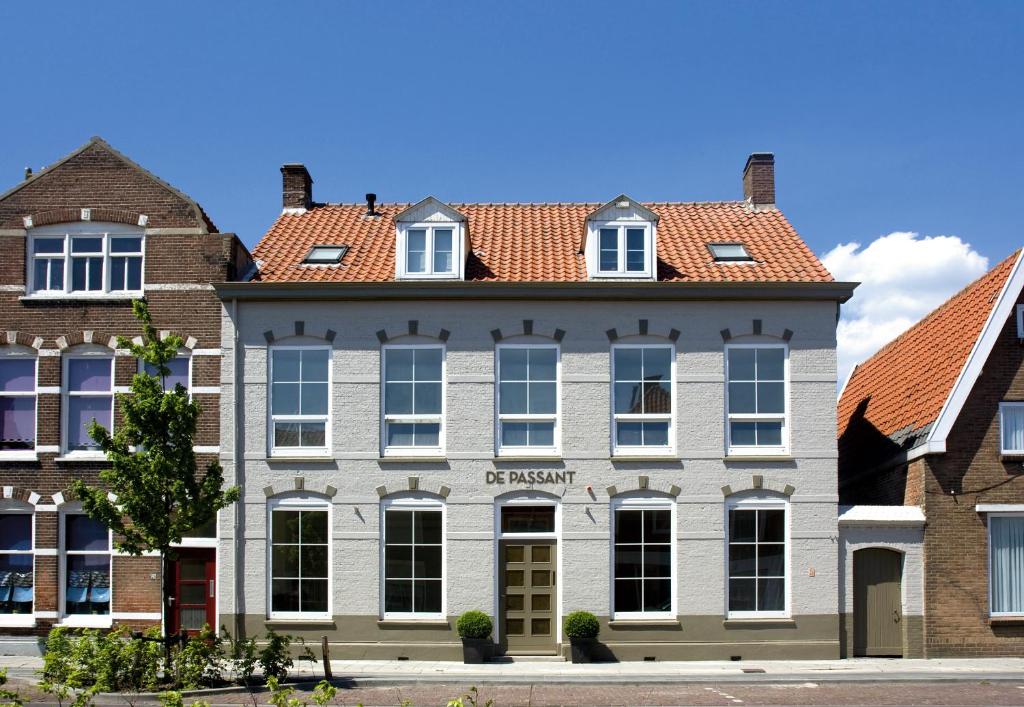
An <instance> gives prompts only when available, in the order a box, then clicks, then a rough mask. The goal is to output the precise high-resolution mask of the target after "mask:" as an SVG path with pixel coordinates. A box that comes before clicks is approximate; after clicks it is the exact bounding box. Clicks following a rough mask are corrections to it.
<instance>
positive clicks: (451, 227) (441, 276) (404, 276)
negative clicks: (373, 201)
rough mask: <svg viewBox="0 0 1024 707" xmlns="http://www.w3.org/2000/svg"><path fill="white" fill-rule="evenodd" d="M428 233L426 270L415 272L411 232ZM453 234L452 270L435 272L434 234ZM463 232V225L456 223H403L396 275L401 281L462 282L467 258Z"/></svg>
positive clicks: (399, 239) (399, 240) (400, 228)
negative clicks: (464, 253) (411, 263)
mask: <svg viewBox="0 0 1024 707" xmlns="http://www.w3.org/2000/svg"><path fill="white" fill-rule="evenodd" d="M418 230H423V231H426V237H425V238H424V247H425V248H426V253H425V254H424V261H425V262H424V264H425V266H426V270H424V271H423V272H413V271H410V270H409V268H408V265H409V231H418ZM438 230H441V231H451V232H452V269H451V270H450V271H446V272H436V271H435V270H434V232H435V231H438ZM463 238H464V235H463V230H462V224H461V223H458V222H456V221H417V222H410V223H401V224H399V226H398V239H397V242H398V243H397V244H398V247H397V248H396V250H395V264H396V270H395V271H396V273H397V275H398V279H400V280H461V279H463V273H464V269H465V263H464V261H465V257H463V243H462V242H463Z"/></svg>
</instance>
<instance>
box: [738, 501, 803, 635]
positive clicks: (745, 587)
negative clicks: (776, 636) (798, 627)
mask: <svg viewBox="0 0 1024 707" xmlns="http://www.w3.org/2000/svg"><path fill="white" fill-rule="evenodd" d="M787 526H788V521H787V508H786V504H785V502H783V501H776V500H773V499H767V500H758V499H746V500H743V501H740V502H737V503H735V504H732V505H730V507H729V508H728V548H727V550H728V585H727V595H728V614H729V616H730V617H731V618H744V617H752V618H756V617H782V616H786V615H788V601H787V597H788V585H787V582H788V564H789V562H788V557H789V555H788V550H787V538H788V529H787Z"/></svg>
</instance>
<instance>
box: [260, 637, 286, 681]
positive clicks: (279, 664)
mask: <svg viewBox="0 0 1024 707" xmlns="http://www.w3.org/2000/svg"><path fill="white" fill-rule="evenodd" d="M291 644H292V637H291V636H288V635H283V634H280V633H276V632H275V631H274V629H270V630H269V631H267V645H265V646H264V647H263V650H261V651H260V653H259V664H260V669H261V670H262V671H263V677H264V678H277V679H278V680H283V679H284V678H285V676H286V675H288V668H290V667H292V656H291V653H289V651H288V648H289V646H291Z"/></svg>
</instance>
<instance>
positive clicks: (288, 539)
mask: <svg viewBox="0 0 1024 707" xmlns="http://www.w3.org/2000/svg"><path fill="white" fill-rule="evenodd" d="M270 519H271V521H270V528H271V529H270V612H271V615H282V614H327V613H328V596H329V593H330V584H329V582H328V577H329V574H328V568H329V565H330V552H329V548H330V544H329V540H330V532H329V524H328V512H327V510H326V509H324V510H320V509H309V510H305V509H301V510H300V509H296V508H289V507H287V506H282V507H275V508H273V509H271V512H270Z"/></svg>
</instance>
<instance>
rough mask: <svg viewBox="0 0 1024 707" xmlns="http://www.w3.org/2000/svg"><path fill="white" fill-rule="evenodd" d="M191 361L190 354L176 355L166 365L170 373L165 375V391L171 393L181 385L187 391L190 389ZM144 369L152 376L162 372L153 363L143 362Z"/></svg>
mask: <svg viewBox="0 0 1024 707" xmlns="http://www.w3.org/2000/svg"><path fill="white" fill-rule="evenodd" d="M189 361H190V358H189V357H188V356H176V357H175V358H172V359H171V360H170V361H168V362H167V363H166V364H165V365H166V366H167V368H168V369H170V373H169V374H167V375H166V376H164V377H163V384H164V392H165V393H170V392H173V391H174V390H175V388H177V387H178V386H179V385H180V386H181V387H182V388H184V389H185V390H186V391H188V389H189ZM143 370H144V371H145V372H146V373H147V374H149V375H151V376H159V375H160V373H159V371H157V369H156V367H155V366H153V365H152V364H149V363H145V364H143Z"/></svg>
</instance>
